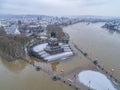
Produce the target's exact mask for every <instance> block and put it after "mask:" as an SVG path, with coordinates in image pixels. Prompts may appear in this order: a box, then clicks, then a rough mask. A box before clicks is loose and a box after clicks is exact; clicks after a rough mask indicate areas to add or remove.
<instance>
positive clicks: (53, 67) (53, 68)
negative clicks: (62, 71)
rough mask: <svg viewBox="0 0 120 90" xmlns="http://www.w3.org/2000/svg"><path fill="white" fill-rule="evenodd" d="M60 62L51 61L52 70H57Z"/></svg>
mask: <svg viewBox="0 0 120 90" xmlns="http://www.w3.org/2000/svg"><path fill="white" fill-rule="evenodd" d="M58 64H59V62H53V63H51V68H52V71H57V65H58Z"/></svg>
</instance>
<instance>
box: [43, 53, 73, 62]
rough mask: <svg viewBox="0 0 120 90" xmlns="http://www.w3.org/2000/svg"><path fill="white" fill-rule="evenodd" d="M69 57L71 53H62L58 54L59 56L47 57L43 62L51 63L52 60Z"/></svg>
mask: <svg viewBox="0 0 120 90" xmlns="http://www.w3.org/2000/svg"><path fill="white" fill-rule="evenodd" d="M71 55H73V53H72V52H63V53H60V54H55V55H51V56H48V57H46V58H45V60H48V61H52V60H57V59H61V58H65V57H66V58H67V57H69V56H71Z"/></svg>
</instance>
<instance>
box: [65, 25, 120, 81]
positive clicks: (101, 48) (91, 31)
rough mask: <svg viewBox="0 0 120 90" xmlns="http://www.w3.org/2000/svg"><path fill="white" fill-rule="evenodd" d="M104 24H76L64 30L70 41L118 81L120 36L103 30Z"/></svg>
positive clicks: (119, 76) (119, 71) (119, 77)
mask: <svg viewBox="0 0 120 90" xmlns="http://www.w3.org/2000/svg"><path fill="white" fill-rule="evenodd" d="M102 25H104V23H91V24H89V25H88V24H87V23H78V24H74V25H71V26H68V27H65V28H64V31H66V32H67V33H68V34H69V35H70V40H71V42H72V43H75V44H76V45H77V46H78V47H79V48H81V49H82V50H83V51H85V52H87V53H88V54H89V56H90V57H92V58H93V59H96V60H98V62H99V64H100V65H102V66H103V67H104V68H105V69H106V70H107V71H108V72H110V71H111V69H114V73H113V75H114V76H115V77H116V78H118V79H119V80H120V34H119V33H117V32H114V31H111V30H107V29H103V28H101V26H102Z"/></svg>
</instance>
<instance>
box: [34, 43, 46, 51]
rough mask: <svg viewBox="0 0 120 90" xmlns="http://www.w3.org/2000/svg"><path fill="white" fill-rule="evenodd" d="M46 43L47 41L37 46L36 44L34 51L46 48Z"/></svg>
mask: <svg viewBox="0 0 120 90" xmlns="http://www.w3.org/2000/svg"><path fill="white" fill-rule="evenodd" d="M46 45H47V43H45V44H39V45H37V46H35V47H34V48H33V51H35V52H40V51H43V50H44V48H45V47H46Z"/></svg>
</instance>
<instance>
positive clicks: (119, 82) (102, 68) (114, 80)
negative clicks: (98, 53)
mask: <svg viewBox="0 0 120 90" xmlns="http://www.w3.org/2000/svg"><path fill="white" fill-rule="evenodd" d="M72 44H73V45H74V47H75V48H76V49H77V50H78V51H79V52H80V53H82V55H83V56H85V57H86V58H87V59H88V60H90V61H91V62H92V63H93V64H94V65H96V66H97V68H99V70H101V71H102V72H104V73H105V74H106V75H107V76H108V78H109V79H111V81H112V83H114V85H115V86H116V87H117V88H118V89H120V81H118V80H117V79H116V78H115V77H114V76H113V75H112V74H111V73H109V72H108V71H106V70H105V69H104V67H102V66H101V65H99V63H98V60H95V59H93V58H91V57H90V56H89V55H88V53H86V52H84V51H83V50H82V49H80V48H79V47H78V46H77V45H76V44H74V43H72Z"/></svg>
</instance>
